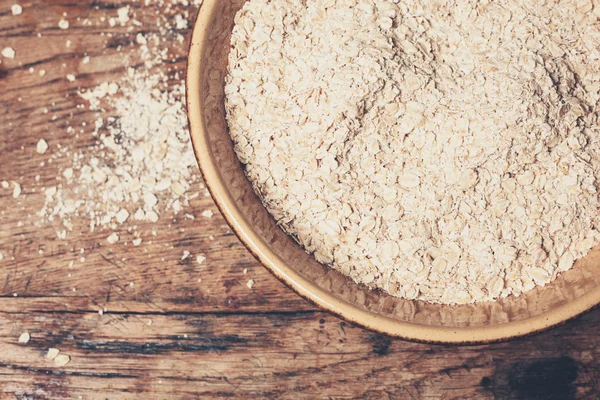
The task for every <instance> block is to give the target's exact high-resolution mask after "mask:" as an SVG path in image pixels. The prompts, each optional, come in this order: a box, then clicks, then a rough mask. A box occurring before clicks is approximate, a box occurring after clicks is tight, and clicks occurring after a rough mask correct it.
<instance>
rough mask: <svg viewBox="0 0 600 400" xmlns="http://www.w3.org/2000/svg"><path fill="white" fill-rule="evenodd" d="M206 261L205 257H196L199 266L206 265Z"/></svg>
mask: <svg viewBox="0 0 600 400" xmlns="http://www.w3.org/2000/svg"><path fill="white" fill-rule="evenodd" d="M204 261H206V257H205V256H203V255H200V256H198V257H196V262H197V263H198V264H204Z"/></svg>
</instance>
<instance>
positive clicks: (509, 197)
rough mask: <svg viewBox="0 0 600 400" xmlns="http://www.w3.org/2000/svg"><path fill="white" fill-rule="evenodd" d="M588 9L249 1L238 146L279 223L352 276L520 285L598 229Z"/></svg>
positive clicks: (598, 167)
mask: <svg viewBox="0 0 600 400" xmlns="http://www.w3.org/2000/svg"><path fill="white" fill-rule="evenodd" d="M567 16H568V17H567ZM599 19H600V7H598V5H597V4H596V5H594V4H593V3H592V2H591V1H590V0H580V1H570V0H554V1H542V0H535V1H531V2H522V1H517V0H499V1H494V2H491V1H475V0H472V1H459V2H455V1H450V0H439V1H421V0H403V1H401V2H399V1H397V0H305V1H303V0H280V1H266V0H251V1H249V2H248V3H246V5H245V6H244V8H243V9H242V10H241V11H240V12H239V14H238V15H237V17H236V27H235V29H234V32H233V37H232V50H231V53H230V58H229V75H228V77H227V81H226V88H225V91H226V108H227V119H228V123H229V127H230V131H231V136H232V138H233V140H234V143H235V150H236V152H237V154H238V157H239V159H240V160H241V161H242V163H244V164H245V167H246V172H247V176H248V178H249V179H250V181H251V182H252V183H253V185H254V188H255V190H256V192H257V193H258V194H259V196H260V197H261V198H262V200H263V202H264V204H265V206H266V207H267V209H268V210H269V212H270V213H271V214H272V215H273V216H274V218H275V219H276V220H277V222H278V223H279V224H280V225H281V226H282V227H283V229H285V230H286V231H287V232H288V233H289V234H291V235H292V236H293V237H294V238H295V239H296V240H297V241H298V243H300V244H301V245H302V246H303V247H304V248H305V249H306V251H307V252H309V253H312V254H314V256H315V257H316V259H317V260H318V261H320V262H322V263H325V264H328V265H331V266H332V267H334V268H335V269H337V270H339V271H340V272H342V273H343V274H345V275H347V276H349V277H351V278H352V279H354V280H355V281H356V282H358V283H362V284H366V285H368V286H369V287H372V288H380V289H382V290H384V291H386V292H388V293H390V294H392V295H394V296H398V297H402V298H406V299H420V300H424V301H427V302H432V303H444V304H464V303H472V302H479V301H491V300H495V299H498V298H501V297H506V296H509V295H511V294H512V295H519V294H521V293H523V292H526V291H529V290H531V289H533V288H534V287H536V286H543V285H546V284H547V283H549V282H551V281H552V280H553V279H555V278H556V277H557V275H559V274H560V273H561V272H563V271H566V270H568V269H570V268H571V267H572V266H573V264H574V261H575V260H577V259H579V258H581V257H583V256H585V255H586V254H587V253H588V252H589V251H590V249H592V248H593V247H594V246H596V245H597V244H599V243H600V232H599V231H598V223H599V222H600V218H599V217H600V214H599V213H598V208H599V207H600V202H599V198H598V190H597V188H598V185H599V182H598V180H597V178H600V142H599V138H600V135H599V133H600V132H599V130H600V128H599V111H600V106H599V105H598V104H599V100H600V50H599V49H600V21H599Z"/></svg>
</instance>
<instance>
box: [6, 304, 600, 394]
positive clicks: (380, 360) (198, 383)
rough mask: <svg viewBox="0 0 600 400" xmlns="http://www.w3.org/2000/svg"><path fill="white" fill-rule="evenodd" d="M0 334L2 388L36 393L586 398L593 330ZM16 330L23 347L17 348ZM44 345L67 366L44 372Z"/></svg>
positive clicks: (97, 320) (291, 328)
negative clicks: (469, 339)
mask: <svg viewBox="0 0 600 400" xmlns="http://www.w3.org/2000/svg"><path fill="white" fill-rule="evenodd" d="M150 320H151V321H152V323H151V324H150V323H149V321H150ZM0 327H1V328H0V351H1V352H2V354H3V357H2V362H1V363H0V376H2V379H3V380H4V382H5V384H6V386H5V387H6V388H7V389H8V390H9V393H15V394H16V395H18V393H19V390H21V391H23V390H24V389H25V388H31V390H41V391H42V392H44V393H51V394H52V396H54V397H43V396H40V397H39V398H65V399H66V398H77V396H83V397H84V398H86V399H87V398H102V396H109V398H114V397H118V398H130V395H131V394H137V395H140V396H141V395H143V394H147V395H153V396H156V398H161V396H172V397H171V398H186V396H187V395H192V394H193V395H196V396H198V395H203V396H207V397H210V398H225V397H234V398H253V397H254V398H256V397H266V398H323V397H327V396H329V397H331V398H369V397H370V398H386V396H387V398H397V399H406V398H415V399H419V398H440V397H443V398H449V399H460V398H493V397H494V396H497V398H562V399H568V398H593V396H594V395H595V394H597V393H598V392H597V391H598V389H599V387H598V384H599V379H600V370H599V369H598V365H597V363H595V362H594V360H597V358H598V357H599V356H600V349H598V348H597V345H596V342H595V340H594V339H593V338H590V336H589V334H588V331H587V329H592V330H598V329H600V315H599V314H598V313H592V314H589V315H587V316H585V317H583V318H581V319H580V320H577V321H575V322H573V323H571V324H569V325H567V326H564V327H561V328H559V329H557V330H554V331H552V332H549V333H546V334H543V335H539V336H536V337H533V338H529V339H522V340H518V341H516V342H513V343H505V344H498V345H489V346H474V347H465V348H460V349H456V348H453V347H444V346H431V345H423V344H416V343H407V342H404V341H400V340H391V339H389V338H387V337H384V336H381V335H377V334H373V333H370V332H367V331H364V330H362V329H359V328H356V327H353V326H351V325H349V324H347V323H344V322H341V321H339V320H338V319H336V318H334V317H331V316H329V315H327V314H325V313H321V312H305V313H295V314H294V313H277V312H273V313H268V314H254V315H229V316H223V315H211V314H206V315H174V316H171V315H152V316H144V315H131V314H111V313H108V314H105V315H102V316H100V315H98V314H94V313H84V314H78V313H69V314H64V313H21V314H10V315H6V314H2V315H0ZM24 328H26V329H27V331H28V332H29V333H30V334H31V340H30V342H29V343H28V344H27V345H19V344H17V343H16V342H17V339H18V337H19V335H20V334H21V329H24ZM49 347H57V348H59V349H60V350H61V351H62V352H63V353H65V354H68V355H70V356H71V358H72V359H71V362H70V363H69V364H68V365H67V366H65V367H61V368H58V367H56V366H54V365H53V363H52V362H50V361H48V360H46V359H45V358H44V355H45V352H46V350H47V348H49ZM34 382H35V384H34ZM531 383H538V385H537V386H528V384H531ZM542 383H543V385H542ZM59 387H61V388H62V389H60V390H59V389H58V388H59ZM104 388H109V390H108V391H107V392H102V395H100V394H99V393H95V392H97V391H98V389H101V390H103V389H104ZM528 390H530V392H528ZM528 393H529V396H528V395H527V394H528ZM30 394H31V393H30ZM543 394H547V396H546V397H541V395H543ZM536 395H537V396H538V397H535V396H536ZM559 395H560V397H556V396H559ZM112 396H114V397H112ZM553 396H554V397H553ZM586 396H592V397H586Z"/></svg>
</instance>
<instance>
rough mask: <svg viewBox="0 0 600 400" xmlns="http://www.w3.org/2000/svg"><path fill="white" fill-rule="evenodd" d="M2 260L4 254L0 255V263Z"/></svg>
mask: <svg viewBox="0 0 600 400" xmlns="http://www.w3.org/2000/svg"><path fill="white" fill-rule="evenodd" d="M2 260H4V254H2V253H0V261H2Z"/></svg>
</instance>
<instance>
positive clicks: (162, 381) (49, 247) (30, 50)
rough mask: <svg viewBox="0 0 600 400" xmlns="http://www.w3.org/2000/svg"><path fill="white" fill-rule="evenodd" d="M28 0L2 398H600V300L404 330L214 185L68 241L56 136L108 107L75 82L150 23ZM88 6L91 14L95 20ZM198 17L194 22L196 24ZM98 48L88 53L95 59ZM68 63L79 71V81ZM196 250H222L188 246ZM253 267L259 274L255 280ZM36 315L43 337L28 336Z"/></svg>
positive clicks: (150, 28)
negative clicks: (317, 302) (276, 273)
mask: <svg viewBox="0 0 600 400" xmlns="http://www.w3.org/2000/svg"><path fill="white" fill-rule="evenodd" d="M13 2H16V1H13V0H0V48H3V47H5V46H11V47H13V48H14V49H15V50H16V51H17V57H16V59H15V60H8V59H2V63H1V64H0V180H7V181H11V180H14V181H17V182H19V183H20V184H21V185H22V187H23V194H22V195H21V196H20V197H19V198H18V199H16V200H15V199H13V198H12V195H11V194H12V191H11V190H5V189H1V188H0V252H2V253H3V254H4V255H5V259H4V260H2V261H0V288H1V289H0V310H1V312H0V354H1V356H0V389H1V391H0V393H2V394H1V398H7V399H77V398H84V399H139V398H144V399H155V398H156V399H196V398H273V399H274V398H290V399H297V398H300V399H303V398H306V399H313V398H372V399H380V398H388V399H421V398H431V399H435V398H445V399H463V398H482V399H492V398H498V399H574V398H582V399H597V398H600V367H599V363H598V360H599V359H600V346H599V345H598V332H600V312H599V311H594V312H591V313H590V314H588V315H586V316H584V317H582V318H579V319H578V320H576V321H573V322H570V323H569V324H567V325H565V326H563V327H560V328H557V329H555V330H552V331H550V332H547V333H544V334H541V335H538V336H535V337H532V338H528V339H521V340H518V341H514V342H510V343H505V344H499V345H490V346H476V347H461V348H453V347H442V346H431V345H422V344H414V343H408V342H404V341H400V340H392V339H389V338H387V337H384V336H381V335H377V334H374V333H371V332H368V331H365V330H362V329H359V328H356V327H353V326H351V325H349V324H347V323H345V322H343V321H340V320H339V319H337V318H335V317H332V316H330V315H328V314H326V313H323V312H321V311H319V310H318V309H316V308H315V307H314V306H312V305H311V304H308V303H306V302H305V301H304V300H302V299H301V298H299V297H298V296H296V295H295V294H294V293H292V292H291V291H290V290H288V289H287V288H285V287H284V286H283V285H282V284H280V283H279V282H278V281H276V280H275V279H274V278H273V277H271V276H270V275H269V274H268V273H267V272H266V271H265V270H264V269H263V268H262V267H261V266H260V265H258V264H257V263H256V261H254V259H253V258H252V257H251V256H250V255H249V254H248V253H247V251H246V250H245V249H244V248H243V246H242V245H241V244H240V243H239V241H238V240H237V239H236V238H235V236H233V235H232V233H231V232H230V231H229V229H228V227H227V226H226V224H225V223H224V221H223V219H222V218H221V217H220V216H219V215H218V214H216V215H215V216H214V217H213V218H211V219H206V218H201V217H199V216H200V214H201V213H202V211H204V210H206V209H211V210H213V211H214V212H216V209H215V207H214V205H213V203H212V200H211V199H210V198H208V197H204V196H200V197H199V198H198V199H196V200H194V201H193V202H192V204H191V205H190V209H189V210H188V211H189V212H190V213H192V214H194V215H196V216H198V218H197V219H195V220H189V219H184V218H175V219H161V221H160V222H159V223H158V224H156V225H153V224H150V223H147V224H145V225H144V224H140V225H139V227H138V230H139V231H140V232H142V235H143V236H144V238H145V239H144V242H143V243H142V245H141V246H140V247H133V246H132V245H130V244H125V243H124V242H127V241H130V240H131V239H132V238H131V237H130V236H127V233H126V232H123V233H122V236H123V239H122V241H121V242H120V243H119V244H117V245H113V246H108V245H107V243H106V241H105V238H106V236H107V234H108V232H107V231H96V232H94V233H90V232H89V229H88V228H87V226H86V223H85V221H82V222H81V223H80V224H78V225H77V228H76V230H75V231H74V232H72V233H71V234H70V235H69V236H68V237H67V239H66V240H58V239H57V236H56V229H57V226H53V225H52V224H40V223H39V217H38V216H37V215H36V212H37V211H39V210H40V208H41V206H42V204H43V200H44V196H43V194H42V193H41V190H42V188H43V187H44V186H51V185H54V184H56V175H57V173H56V172H57V167H58V166H59V165H62V166H63V167H64V166H67V163H68V160H67V159H59V160H56V161H54V162H52V163H48V160H49V158H50V155H51V154H53V153H52V152H53V150H55V149H56V148H57V146H58V145H59V144H60V145H62V146H66V145H69V146H74V147H77V148H81V149H85V148H86V147H87V146H90V144H91V143H92V141H91V137H90V135H89V129H88V130H87V131H86V132H87V134H86V133H82V134H80V135H79V136H78V137H74V136H73V135H71V134H68V133H67V131H66V128H67V126H68V125H69V124H70V125H72V126H81V125H82V123H83V122H88V123H89V122H90V121H93V120H94V118H95V117H94V114H93V113H92V112H90V111H88V110H87V109H85V108H84V109H81V108H77V105H78V104H80V103H81V102H82V101H81V100H80V99H79V97H78V96H77V89H78V88H80V87H81V88H89V87H93V86H95V85H97V84H99V83H101V82H104V81H108V80H112V79H117V78H118V77H119V76H121V75H122V74H123V72H124V70H125V67H124V57H123V52H118V47H119V46H122V48H125V49H132V50H134V49H135V47H134V46H133V43H134V42H135V40H134V38H135V34H134V33H135V31H133V32H127V27H121V26H118V25H117V26H115V27H113V28H111V27H109V26H108V24H107V23H100V22H99V21H100V18H101V17H110V16H112V17H114V16H116V9H117V8H118V7H120V6H122V5H123V4H122V3H121V2H117V1H116V0H115V1H106V0H97V1H91V0H86V1H79V2H75V1H70V0H27V1H20V4H21V5H22V6H23V9H24V11H23V14H22V15H20V16H18V17H16V16H12V14H11V12H10V6H11V5H12V4H13ZM130 5H131V7H132V9H133V10H135V12H136V14H137V18H138V19H139V20H140V21H141V22H142V23H143V26H141V27H140V28H139V29H140V30H141V31H143V32H156V31H157V28H156V24H155V20H156V16H155V8H153V7H144V6H143V2H135V3H134V2H132V3H130ZM177 7H179V8H180V10H179V12H182V13H183V12H185V10H186V7H183V6H177ZM64 12H66V13H67V17H68V19H69V20H70V22H71V27H70V29H68V30H66V31H64V30H60V29H59V28H58V26H57V23H58V20H59V19H60V18H61V16H62V15H63V13H64ZM192 14H193V13H192ZM173 15H174V13H173ZM78 17H79V18H80V21H77V18H78ZM85 18H88V19H89V20H90V21H92V22H93V24H92V25H91V26H83V24H82V20H83V19H85ZM190 18H192V17H190ZM103 32H104V35H102V33H103ZM38 33H40V34H41V37H38V36H37V34H38ZM109 33H110V34H111V35H112V37H109V36H108V34H109ZM183 33H184V36H185V37H186V39H188V38H189V30H186V31H184V32H183ZM67 40H70V41H71V46H70V47H67V46H66V41H67ZM165 40H166V43H168V44H169V46H170V48H171V52H172V54H173V55H174V61H173V62H172V63H169V64H168V65H166V66H165V68H172V69H175V70H179V71H183V69H184V66H185V52H186V45H187V43H185V42H184V43H183V44H179V43H178V42H177V40H176V38H175V36H172V37H171V36H170V35H167V37H165ZM86 53H87V55H89V56H90V58H91V62H90V63H89V64H82V63H81V60H82V58H83V57H84V55H85V54H86ZM128 54H135V52H133V51H132V52H131V53H128ZM132 62H133V64H134V65H135V63H136V60H135V59H133V61H132ZM138 62H139V60H138ZM30 68H34V70H35V71H34V72H33V73H30V72H29V69H30ZM41 69H44V70H46V71H47V73H46V75H45V76H44V77H40V75H39V70H41ZM68 73H74V74H76V75H77V81H76V82H69V81H68V80H67V79H66V78H65V76H66V74H68ZM46 108H47V109H48V112H46ZM54 116H56V118H53V117H54ZM40 138H45V139H46V140H47V141H48V143H49V144H50V150H49V152H48V153H46V154H44V155H40V154H37V153H36V151H35V144H36V143H37V141H38V140H39V139H40ZM42 162H45V163H46V164H45V166H44V167H42V166H41V163H42ZM61 163H64V164H61ZM37 175H39V180H36V179H35V177H36V176H37ZM152 231H155V232H156V236H153V235H152V234H151V232H152ZM81 249H85V252H84V254H83V255H82V254H81ZM183 251H190V252H192V254H193V255H194V256H195V255H197V254H205V255H206V257H207V261H206V263H205V264H204V265H198V264H197V263H195V261H194V258H195V257H190V258H189V259H186V260H184V261H182V260H181V255H182V253H183ZM82 256H84V257H85V262H83V263H82V262H80V258H81V257H82ZM72 260H73V261H74V265H73V267H72V268H69V263H70V261H72ZM246 268H247V269H248V273H247V274H244V273H243V270H244V269H246ZM199 278H201V279H202V281H201V282H198V279H199ZM250 278H252V279H253V280H254V281H255V282H256V285H255V287H254V288H253V289H248V288H247V287H246V282H247V281H248V279H250ZM131 283H133V286H132V285H131ZM73 289H75V291H74V290H73ZM104 307H106V309H107V312H105V313H104V314H103V315H100V314H99V313H98V310H100V309H103V308H104ZM150 321H151V322H150ZM24 331H27V332H29V333H30V334H31V340H30V341H29V343H27V344H26V345H23V344H18V343H17V341H18V337H19V335H20V334H21V333H22V332H24ZM49 347H56V348H59V349H60V350H61V352H63V353H64V354H68V355H69V356H71V362H70V363H69V364H67V365H66V366H65V367H62V368H59V367H56V366H55V365H54V364H53V363H52V362H51V361H49V360H46V359H45V354H46V352H47V349H48V348H49ZM80 396H81V397H80Z"/></svg>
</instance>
